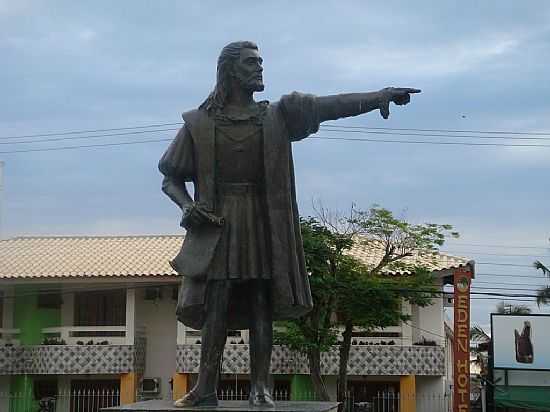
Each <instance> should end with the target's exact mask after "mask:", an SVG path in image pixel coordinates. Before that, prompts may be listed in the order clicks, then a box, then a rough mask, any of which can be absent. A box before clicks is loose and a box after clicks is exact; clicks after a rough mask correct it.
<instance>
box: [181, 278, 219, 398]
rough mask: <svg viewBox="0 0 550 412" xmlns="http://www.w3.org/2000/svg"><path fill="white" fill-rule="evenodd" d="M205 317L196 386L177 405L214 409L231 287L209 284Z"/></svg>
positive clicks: (215, 283) (216, 282) (213, 282)
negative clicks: (203, 406)
mask: <svg viewBox="0 0 550 412" xmlns="http://www.w3.org/2000/svg"><path fill="white" fill-rule="evenodd" d="M206 290H207V291H206V316H205V321H204V326H203V328H202V331H201V359H200V366H199V376H198V379H197V383H196V384H195V386H194V387H193V389H191V391H190V392H189V393H188V394H186V395H185V396H184V397H183V398H182V399H180V400H178V401H176V402H175V406H180V407H183V406H198V405H207V406H214V405H217V404H218V398H217V396H216V389H217V386H218V375H219V370H220V361H221V357H222V354H223V348H224V346H225V341H226V338H227V306H228V299H229V285H228V284H227V283H226V282H225V281H223V280H222V281H210V282H209V283H208V286H207V288H206Z"/></svg>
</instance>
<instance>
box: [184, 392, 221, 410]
mask: <svg viewBox="0 0 550 412" xmlns="http://www.w3.org/2000/svg"><path fill="white" fill-rule="evenodd" d="M174 406H175V407H176V408H184V407H186V406H218V396H217V395H216V392H212V393H210V394H208V395H203V396H199V395H197V394H196V393H195V392H194V391H191V392H189V393H187V394H185V395H184V396H183V398H181V399H178V400H177V401H175V402H174Z"/></svg>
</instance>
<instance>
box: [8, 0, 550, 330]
mask: <svg viewBox="0 0 550 412" xmlns="http://www.w3.org/2000/svg"><path fill="white" fill-rule="evenodd" d="M241 39H250V40H254V41H256V42H257V43H258V44H259V46H260V52H261V54H262V55H263V57H264V80H265V83H266V90H265V92H264V93H261V94H259V95H257V98H258V99H268V100H272V101H274V100H277V99H278V97H279V96H280V95H281V94H283V93H286V92H289V91H292V90H299V91H304V92H309V93H314V94H318V95H323V94H333V93H338V92H353V91H371V90H378V89H380V88H382V87H385V86H411V87H418V88H421V89H422V90H423V92H422V94H421V95H418V96H414V98H413V102H412V103H411V104H410V105H408V106H407V107H405V108H403V107H394V108H393V111H392V115H391V116H390V119H389V120H386V121H385V120H383V119H382V118H381V117H380V116H379V114H378V113H374V112H373V113H370V114H368V115H364V116H360V117H357V118H354V119H346V120H340V121H338V122H335V123H334V124H336V125H338V126H362V127H371V128H374V127H387V128H393V129H395V128H420V129H444V130H482V131H505V132H506V131H507V132H511V131H515V132H539V133H543V132H545V131H547V132H550V100H549V99H548V96H549V95H550V82H548V63H549V61H550V3H549V2H547V1H534V0H533V1H527V2H518V1H504V0H499V1H484V2H473V1H467V2H464V1H462V2H453V1H449V2H439V1H435V0H434V1H415V2H410V1H386V2H383V5H382V3H381V2H367V1H324V2H319V1H300V2H297V1H277V2H258V1H256V2H252V1H238V2H214V1H200V2H185V1H162V2H160V1H159V2H153V1H117V2H112V1H94V2H92V1H89V2H74V1H67V2H64V1H30V0H18V1H13V0H11V1H8V0H0V53H1V56H2V64H1V65H0V79H1V84H2V93H1V96H0V113H1V114H0V161H4V163H5V171H4V190H3V204H2V236H3V237H13V236H23V235H25V236H28V235H104V234H105V235H109V234H159V233H179V230H180V229H179V228H178V221H179V211H178V210H177V209H176V207H175V206H174V205H173V204H172V203H171V202H170V201H169V200H168V198H166V197H165V196H164V195H162V193H161V192H160V180H161V177H160V174H159V173H158V171H157V168H156V164H157V161H158V159H159V157H160V155H161V154H162V152H163V151H164V149H165V147H166V146H167V144H168V143H167V142H157V143H145V144H135V145H121V146H109V147H103V148H83V149H79V150H64V151H62V150H56V151H44V152H26V153H6V152H13V151H16V150H26V149H38V148H59V147H62V146H78V145H91V144H104V143H116V142H131V141H136V140H154V139H166V138H171V137H173V136H174V135H175V131H173V130H163V131H157V132H147V133H143V134H140V135H124V136H106V137H101V138H93V139H89V138H86V139H75V137H84V136H89V135H66V136H53V137H51V136H50V137H33V138H27V139H5V138H6V137H8V138H9V137H17V136H22V135H31V134H44V133H48V132H58V131H72V130H87V129H107V128H118V127H129V126H145V125H151V124H160V123H173V122H179V121H180V120H181V118H180V114H181V112H182V111H184V110H187V109H191V108H194V107H196V106H197V105H198V104H199V103H200V102H201V101H202V99H204V97H205V96H206V95H207V93H208V92H209V91H210V89H211V88H212V86H213V84H214V80H215V64H216V59H217V55H218V53H219V51H220V49H221V48H222V47H223V46H224V45H225V44H226V43H228V42H230V41H234V40H241ZM173 127H176V126H167V127H157V128H153V129H150V130H158V129H169V128H173ZM348 130H350V129H348ZM357 130H363V131H366V130H367V129H357ZM371 131H372V130H371ZM386 132H390V133H395V132H396V131H395V130H393V131H392V130H389V131H388V130H386ZM408 133H410V132H408ZM416 133H419V132H416ZM420 133H422V132H420ZM96 134H97V133H96ZM104 134H105V133H104ZM110 134H114V133H113V132H111V133H110ZM423 134H438V133H434V132H431V133H427V132H424V133H423ZM439 134H441V133H439ZM443 134H445V133H443ZM446 134H447V135H448V134H449V133H446ZM319 135H321V136H332V137H346V138H347V137H355V138H369V139H378V140H402V141H411V140H414V141H419V140H421V141H445V142H469V143H477V144H479V143H498V144H538V145H546V146H550V134H549V135H548V136H543V135H539V136H537V137H538V138H539V139H540V140H528V139H527V138H530V137H531V138H532V137H533V135H506V136H508V137H515V138H516V139H522V140H503V139H480V138H458V137H456V134H453V135H454V137H449V136H444V137H433V136H401V135H391V134H390V135H387V134H386V135H382V134H380V135H375V134H370V135H367V134H352V133H344V132H328V131H327V130H326V129H325V131H321V132H320V133H319ZM466 135H468V136H472V135H475V136H493V137H495V136H496V137H502V136H503V134H493V135H482V134H479V133H468V134H466ZM60 137H70V138H71V139H67V140H57V141H42V142H40V140H51V139H52V138H60ZM544 139H547V140H544ZM29 140H30V141H32V142H33V143H23V144H21V143H20V144H15V142H22V141H27V142H28V141H29ZM37 141H38V143H37ZM294 152H295V164H296V174H297V183H298V191H299V203H300V206H301V211H302V213H303V214H309V213H311V212H312V207H311V204H312V199H320V200H322V202H323V203H324V204H325V205H326V206H328V207H331V208H334V209H347V208H349V206H350V204H351V203H352V202H355V203H356V204H357V205H358V206H359V207H360V208H367V207H368V206H369V205H371V204H373V203H378V204H380V205H382V206H385V207H387V208H390V209H392V210H393V211H394V212H396V213H397V214H399V215H402V216H404V217H405V218H407V219H408V220H410V221H413V222H426V221H431V222H436V223H450V224H453V225H454V226H455V228H456V229H457V230H458V231H459V232H460V233H461V239H460V240H456V241H451V242H449V244H448V245H446V247H445V250H447V251H449V252H452V253H454V254H458V255H464V256H468V257H471V258H474V259H475V260H476V261H477V262H478V263H479V264H478V266H477V271H478V273H479V275H478V277H477V281H476V287H478V288H479V289H478V290H480V291H482V290H484V289H481V288H484V287H488V286H490V282H493V283H497V284H498V285H497V286H499V287H502V288H506V289H508V291H507V292H510V290H512V291H516V293H522V291H521V289H525V288H526V289H530V288H533V286H532V285H538V284H541V285H542V284H544V283H545V279H544V278H543V277H542V275H541V274H539V273H537V272H536V271H534V270H533V269H531V268H530V267H528V265H530V264H531V263H532V262H533V260H535V259H536V258H537V256H543V257H541V258H540V259H542V260H546V261H547V262H548V261H550V258H548V257H545V256H547V255H550V250H549V249H548V246H549V245H550V243H548V238H549V237H550V213H549V209H550V202H549V195H548V186H549V183H548V182H549V176H550V174H549V168H550V147H530V148H529V147H513V146H457V145H427V144H404V143H384V142H351V141H334V140H316V139H309V140H305V141H302V142H300V143H297V144H295V145H294ZM480 245H481V246H480ZM487 245H499V247H488V246H487ZM502 245H507V246H510V247H507V248H504V247H500V246H502ZM526 247H529V248H526ZM534 247H538V248H536V249H535V248H534ZM509 255H514V256H509ZM518 255H519V256H518ZM488 263H491V264H488ZM492 263H499V264H501V265H502V264H512V265H520V266H501V265H494V264H492ZM489 274H495V275H492V276H490V275H489ZM503 275H505V276H503ZM525 285H527V286H525ZM524 293H531V292H524ZM495 303H496V301H495V300H475V303H474V304H475V307H474V320H475V321H477V322H479V323H482V324H487V323H488V316H487V313H488V312H489V311H490V310H491V308H493V307H494V305H495ZM535 307H536V306H535Z"/></svg>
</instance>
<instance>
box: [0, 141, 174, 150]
mask: <svg viewBox="0 0 550 412" xmlns="http://www.w3.org/2000/svg"><path fill="white" fill-rule="evenodd" d="M171 140H172V139H152V140H139V141H135V142H119V143H99V144H89V145H79V146H61V147H50V148H43V149H21V150H11V151H5V152H0V154H12V153H29V152H55V151H58V150H74V149H84V148H92V147H108V146H125V145H132V144H141V143H156V142H167V141H171Z"/></svg>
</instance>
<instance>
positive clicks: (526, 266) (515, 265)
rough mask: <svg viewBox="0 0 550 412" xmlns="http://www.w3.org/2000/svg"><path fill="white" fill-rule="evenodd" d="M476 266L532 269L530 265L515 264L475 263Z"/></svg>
mask: <svg viewBox="0 0 550 412" xmlns="http://www.w3.org/2000/svg"><path fill="white" fill-rule="evenodd" d="M476 265H492V266H514V267H523V268H533V266H532V265H519V264H515V263H496V262H476Z"/></svg>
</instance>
